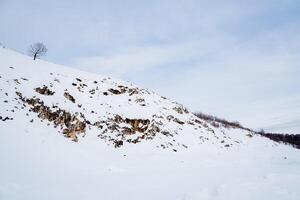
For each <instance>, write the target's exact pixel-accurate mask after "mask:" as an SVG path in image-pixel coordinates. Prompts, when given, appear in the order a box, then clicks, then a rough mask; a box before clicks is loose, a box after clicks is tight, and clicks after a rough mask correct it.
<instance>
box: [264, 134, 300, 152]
mask: <svg viewBox="0 0 300 200" xmlns="http://www.w3.org/2000/svg"><path fill="white" fill-rule="evenodd" d="M258 134H260V135H262V136H265V137H267V138H269V139H271V140H273V141H276V142H282V143H284V144H290V145H292V146H293V147H295V148H297V149H300V134H284V133H283V134H281V133H280V134H279V133H261V132H258Z"/></svg>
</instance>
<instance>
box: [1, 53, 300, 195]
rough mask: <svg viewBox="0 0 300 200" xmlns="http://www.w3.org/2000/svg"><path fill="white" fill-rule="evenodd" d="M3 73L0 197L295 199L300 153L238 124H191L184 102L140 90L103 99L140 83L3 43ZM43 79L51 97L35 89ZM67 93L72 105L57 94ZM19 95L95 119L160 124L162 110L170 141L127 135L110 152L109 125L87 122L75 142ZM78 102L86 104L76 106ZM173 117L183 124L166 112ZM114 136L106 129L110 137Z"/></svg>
mask: <svg viewBox="0 0 300 200" xmlns="http://www.w3.org/2000/svg"><path fill="white" fill-rule="evenodd" d="M50 73H52V75H51V74H50ZM53 74H54V76H55V77H53ZM0 76H1V79H0V81H1V93H0V95H1V104H0V105H1V108H0V114H1V115H2V116H3V117H4V116H5V117H6V116H7V117H9V118H12V120H5V121H0V130H1V133H0V160H1V162H0V177H1V178H0V199H22V200H23V199H30V200H32V199H49V200H50V199H72V200H75V199H131V200H132V199H149V200H150V199H151V200H152V199H170V200H171V199H172V200H174V199H178V200H182V199H195V200H198V199H220V200H221V199H222V200H223V199H224V200H225V199H280V200H282V199H289V200H290V199H299V196H300V191H299V190H298V188H299V183H300V171H299V168H300V151H299V150H297V149H294V148H292V147H290V146H285V145H281V144H277V143H274V142H272V141H270V140H268V139H266V138H263V137H261V136H256V135H255V134H253V133H251V132H249V131H245V130H241V129H227V128H224V127H220V128H215V127H212V126H211V125H209V124H206V123H205V121H201V126H200V125H197V123H195V118H194V116H193V115H192V114H190V113H183V114H180V113H177V112H175V111H174V109H173V108H174V107H177V106H181V105H180V104H178V103H176V102H173V101H170V100H168V99H165V98H161V97H160V96H159V95H156V94H155V93H153V92H150V91H148V90H142V89H141V90H139V91H140V93H138V94H136V96H134V95H133V96H130V95H127V94H122V95H117V96H116V95H108V96H105V95H103V92H105V91H107V90H108V89H110V88H115V87H116V86H117V85H126V86H128V87H134V88H135V87H136V86H133V85H131V84H129V83H126V82H123V81H119V80H115V79H108V78H105V77H101V76H98V75H93V74H88V73H85V72H80V71H75V70H72V69H69V68H65V67H62V66H59V65H53V64H51V63H47V62H43V61H36V62H34V61H32V60H31V59H30V58H28V57H26V56H23V55H19V54H17V53H15V52H11V51H9V50H5V49H0ZM22 77H23V78H25V79H28V81H26V80H25V79H24V80H23V79H21V78H22ZM56 78H57V79H59V82H57V81H54V80H55V79H56ZM75 78H80V79H82V80H85V81H86V82H88V84H87V85H88V86H87V88H86V89H83V90H84V92H86V93H84V92H80V91H78V90H77V89H76V88H73V87H72V85H71V83H73V82H74V81H75ZM15 79H18V81H17V82H16V81H15ZM52 79H53V80H52ZM104 79H105V80H106V81H104V82H103V84H100V85H99V91H100V92H99V93H97V94H96V95H94V96H93V97H90V96H91V95H90V94H89V93H88V91H90V90H91V89H92V88H90V87H91V85H93V81H94V80H98V81H99V80H104ZM50 83H52V84H53V87H51V88H50V86H49V85H50ZM116 84H117V85H116ZM43 85H47V86H49V88H50V89H51V90H53V91H55V94H54V95H53V96H43V95H41V94H39V93H36V92H35V91H34V88H36V87H41V86H43ZM65 89H67V90H68V92H70V93H71V94H72V95H73V96H74V97H75V99H76V105H75V104H74V103H72V102H70V101H68V100H66V99H65V98H64V97H63V93H64V91H65ZM15 92H21V93H22V94H23V95H24V96H26V97H28V98H29V97H33V96H37V97H39V98H40V99H42V100H43V101H44V102H45V104H47V105H49V106H50V105H52V104H55V105H57V106H59V107H60V108H63V109H66V110H67V111H69V112H71V113H75V112H76V111H77V112H83V113H84V114H85V116H86V117H89V119H91V120H99V119H101V120H110V118H113V117H114V116H115V115H116V114H118V115H121V116H122V117H128V118H130V119H134V118H141V119H151V122H153V123H156V122H160V121H159V120H158V119H157V118H152V117H153V115H158V114H159V115H161V116H163V117H162V118H159V119H161V123H162V124H161V125H160V126H159V128H160V130H161V131H162V130H164V131H169V132H170V133H172V134H173V133H174V132H175V133H176V134H174V137H172V138H171V139H170V138H169V137H166V136H165V135H163V134H161V131H160V132H158V133H156V135H155V137H154V138H152V139H149V140H141V141H140V142H138V143H136V144H133V143H126V142H125V141H126V140H124V145H122V146H121V147H120V148H115V147H114V146H113V145H112V143H110V142H109V141H107V140H105V139H100V138H99V137H98V134H99V133H101V131H102V130H103V129H104V128H105V127H104V128H103V129H99V128H97V127H93V126H90V127H89V128H90V129H89V128H87V130H86V132H85V133H84V134H83V133H78V137H79V140H78V142H73V141H71V140H70V139H69V138H65V137H63V136H62V134H61V133H60V130H58V129H57V128H55V127H54V126H52V124H51V123H52V122H47V120H45V119H42V120H41V118H39V117H38V116H37V113H33V112H29V109H28V108H29V106H28V105H25V107H24V108H23V109H22V108H21V106H22V103H18V100H19V99H18V96H17V95H16V94H15ZM5 93H8V95H6V94H5ZM81 93H82V94H81ZM131 97H132V99H133V101H134V100H135V99H137V98H143V99H144V100H145V104H146V105H142V106H141V105H140V102H137V103H131V102H129V103H128V99H129V98H131ZM133 97H134V98H133ZM15 98H16V99H15ZM4 99H5V100H7V103H4V102H3V101H4ZM77 101H79V103H80V104H82V105H83V106H82V107H78V106H77V103H78V102H77ZM134 102H135V101H134ZM24 104H25V103H24ZM100 104H101V105H100ZM83 108H85V109H83ZM12 110H14V111H13V112H12ZM92 110H93V111H95V112H96V113H99V115H97V114H95V115H94V114H91V111H92ZM170 115H172V116H174V117H175V118H177V119H178V120H180V122H184V124H182V123H176V122H175V121H172V120H167V119H166V118H164V117H167V116H170ZM172 119H173V118H172ZM31 120H33V121H31ZM191 122H192V123H191ZM189 123H191V124H189ZM192 124H193V125H192ZM104 126H105V125H104ZM119 126H120V127H122V126H124V127H125V126H128V124H124V123H121V124H119ZM206 126H207V127H206ZM115 134H117V132H116V131H115V132H111V133H109V134H108V135H109V136H110V135H113V136H114V138H115V137H117V136H115ZM136 134H140V133H135V134H133V136H135V135H136ZM104 136H105V135H104ZM133 136H132V135H131V136H128V135H123V136H122V139H124V137H125V138H126V139H127V138H129V137H133ZM174 140H175V141H174ZM170 143H171V144H172V145H170ZM162 144H163V145H164V146H163V147H164V148H162V146H161V145H162ZM168 145H169V146H168ZM166 146H167V148H166ZM174 148H176V152H175V151H173V149H174Z"/></svg>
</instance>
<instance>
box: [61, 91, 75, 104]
mask: <svg viewBox="0 0 300 200" xmlns="http://www.w3.org/2000/svg"><path fill="white" fill-rule="evenodd" d="M64 97H65V98H66V99H68V100H70V101H71V102H73V103H75V98H74V97H73V96H72V95H70V94H69V93H68V92H65V93H64Z"/></svg>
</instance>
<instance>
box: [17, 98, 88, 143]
mask: <svg viewBox="0 0 300 200" xmlns="http://www.w3.org/2000/svg"><path fill="white" fill-rule="evenodd" d="M16 94H17V95H18V96H19V99H20V100H21V101H22V102H23V103H24V104H25V105H26V104H27V105H29V106H30V107H31V111H33V112H35V113H38V117H39V118H41V119H43V120H48V121H49V122H53V124H54V127H58V126H60V127H61V128H62V130H63V134H64V135H65V136H66V137H68V138H70V139H72V140H73V141H76V142H77V141H78V138H77V135H78V134H80V133H84V132H85V130H86V123H85V122H84V121H81V120H79V119H78V118H77V116H76V115H74V114H71V113H70V112H67V111H66V110H62V109H57V110H54V109H51V108H50V107H48V106H46V105H44V102H43V101H42V100H40V99H39V98H26V97H23V95H22V94H21V93H20V92H16Z"/></svg>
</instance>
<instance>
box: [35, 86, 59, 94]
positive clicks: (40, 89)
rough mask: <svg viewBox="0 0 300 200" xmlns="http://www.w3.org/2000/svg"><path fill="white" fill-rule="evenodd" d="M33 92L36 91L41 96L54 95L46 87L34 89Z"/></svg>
mask: <svg viewBox="0 0 300 200" xmlns="http://www.w3.org/2000/svg"><path fill="white" fill-rule="evenodd" d="M34 91H36V92H37V93H40V94H42V95H47V96H51V95H54V93H55V92H53V91H51V90H50V89H48V87H47V86H44V87H42V88H41V87H38V88H35V89H34Z"/></svg>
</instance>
